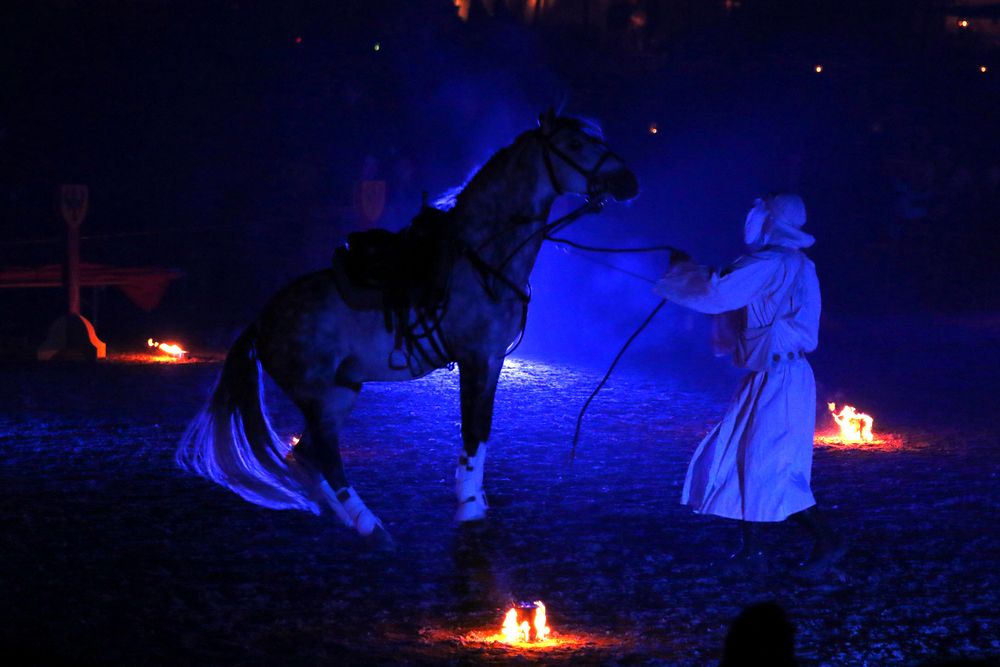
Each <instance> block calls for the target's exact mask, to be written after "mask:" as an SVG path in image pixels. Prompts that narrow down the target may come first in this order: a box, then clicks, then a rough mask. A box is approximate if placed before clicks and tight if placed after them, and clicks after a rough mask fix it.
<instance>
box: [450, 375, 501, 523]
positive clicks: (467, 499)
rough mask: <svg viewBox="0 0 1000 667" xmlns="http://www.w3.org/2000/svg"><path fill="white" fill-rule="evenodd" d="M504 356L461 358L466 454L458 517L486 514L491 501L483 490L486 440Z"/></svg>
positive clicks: (458, 478) (458, 474)
mask: <svg viewBox="0 0 1000 667" xmlns="http://www.w3.org/2000/svg"><path fill="white" fill-rule="evenodd" d="M502 366H503V358H499V359H495V358H485V359H483V358H480V359H470V360H467V361H464V362H459V384H460V386H461V392H462V447H463V450H464V451H463V452H462V455H461V456H460V457H459V459H458V467H457V468H456V469H455V495H456V497H457V499H458V510H457V511H456V512H455V520H456V521H477V520H479V519H484V518H486V510H487V509H488V508H489V505H488V504H487V502H486V493H485V492H484V491H483V467H484V466H485V464H486V440H487V439H488V438H489V437H490V428H491V426H492V424H493V400H494V397H495V396H496V389H497V381H498V380H499V378H500V368H501V367H502Z"/></svg>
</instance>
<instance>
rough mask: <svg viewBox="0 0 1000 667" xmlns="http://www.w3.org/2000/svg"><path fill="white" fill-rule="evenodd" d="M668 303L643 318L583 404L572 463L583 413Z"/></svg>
mask: <svg viewBox="0 0 1000 667" xmlns="http://www.w3.org/2000/svg"><path fill="white" fill-rule="evenodd" d="M666 303H667V300H666V299H663V300H662V301H660V302H659V303H658V304H656V307H655V308H653V311H652V312H651V313H650V314H649V315H647V316H646V319H645V320H643V322H642V324H640V325H639V328H638V329H636V330H635V331H634V332H633V333H632V335H631V336H629V339H628V340H627V341H625V344H624V345H622V349H621V350H619V351H618V354H617V356H615V360H614V361H612V362H611V366H610V367H609V368H608V372H607V373H605V374H604V377H603V378H602V379H601V382H600V384H598V385H597V388H596V389H594V391H593V393H591V394H590V397H589V398H588V399H587V402H586V403H584V404H583V409H582V410H580V415H579V416H578V417H577V418H576V432H575V433H573V451H572V452H571V453H570V457H569V460H570V462H571V463H572V462H573V461H574V460H575V459H576V443H577V442H578V441H579V440H580V427H581V426H582V425H583V415H584V414H585V413H586V412H587V408H588V407H590V402H591V401H593V400H594V397H595V396H597V393H598V392H599V391H601V389H602V388H603V387H604V384H605V383H606V382H607V381H608V378H610V377H611V373H612V372H613V371H614V370H615V366H617V365H618V361H619V360H620V359H621V358H622V356H623V355H624V354H625V350H627V349H628V346H629V345H631V344H632V341H634V340H635V339H636V338H637V337H638V336H639V334H640V333H642V330H643V329H645V328H646V326H647V325H648V324H649V323H650V322H652V321H653V318H654V317H656V314H657V313H658V312H660V309H661V308H663V306H665V305H666Z"/></svg>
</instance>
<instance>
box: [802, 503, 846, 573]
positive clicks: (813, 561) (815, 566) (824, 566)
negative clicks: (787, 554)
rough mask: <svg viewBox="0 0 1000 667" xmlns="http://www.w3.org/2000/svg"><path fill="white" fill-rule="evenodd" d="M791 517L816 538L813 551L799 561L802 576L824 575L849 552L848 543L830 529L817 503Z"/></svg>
mask: <svg viewBox="0 0 1000 667" xmlns="http://www.w3.org/2000/svg"><path fill="white" fill-rule="evenodd" d="M790 518H791V519H792V520H794V521H795V522H796V523H797V524H799V525H800V526H803V527H804V528H805V529H806V530H808V531H809V533H810V534H811V535H812V536H813V540H814V542H813V548H812V553H810V554H809V557H808V558H806V559H805V560H804V561H802V562H801V563H799V572H800V573H801V574H802V576H804V577H807V578H809V579H817V578H819V577H821V576H823V575H824V574H826V573H827V572H828V571H829V570H830V568H831V567H833V566H834V565H835V564H836V563H837V561H839V560H840V559H841V558H843V557H844V554H846V553H847V543H846V542H845V541H844V540H843V539H842V538H841V537H839V536H838V535H837V534H836V533H834V532H833V531H832V530H830V527H829V526H827V524H826V521H824V520H823V516H822V515H821V514H820V511H819V508H817V507H816V506H815V505H813V506H812V507H810V508H809V509H806V510H802V511H801V512H796V513H795V514H793V515H791V517H790Z"/></svg>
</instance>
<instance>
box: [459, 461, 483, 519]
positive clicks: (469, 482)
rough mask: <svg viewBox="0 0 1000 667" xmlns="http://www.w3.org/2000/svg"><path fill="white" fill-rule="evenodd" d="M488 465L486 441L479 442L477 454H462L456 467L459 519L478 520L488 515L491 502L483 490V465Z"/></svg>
mask: <svg viewBox="0 0 1000 667" xmlns="http://www.w3.org/2000/svg"><path fill="white" fill-rule="evenodd" d="M485 465H486V443H485V442H481V443H479V449H477V450H476V455H475V456H473V457H471V458H470V457H469V456H468V455H467V454H464V453H463V454H462V455H461V456H460V457H459V458H458V467H457V468H455V497H456V498H457V499H458V511H457V512H456V514H455V519H456V520H457V521H476V520H478V519H483V518H485V517H486V510H487V509H489V504H488V503H487V502H486V494H485V493H484V492H483V467H484V466H485Z"/></svg>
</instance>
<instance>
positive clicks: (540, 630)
mask: <svg viewBox="0 0 1000 667" xmlns="http://www.w3.org/2000/svg"><path fill="white" fill-rule="evenodd" d="M534 605H535V608H536V609H535V627H534V630H535V638H534V639H532V638H531V630H532V627H531V624H530V623H528V621H527V619H525V620H523V621H521V622H520V623H518V622H517V607H511V608H510V609H509V610H507V614H506V615H505V616H504V619H503V628H501V630H500V634H501V635H502V636H503V640H504V641H505V642H507V643H508V644H522V643H529V642H544V641H545V640H546V639H548V638H549V633H551V632H552V630H551V629H550V628H549V626H548V624H547V620H546V617H545V605H544V604H542V602H541V600H535V602H534Z"/></svg>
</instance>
